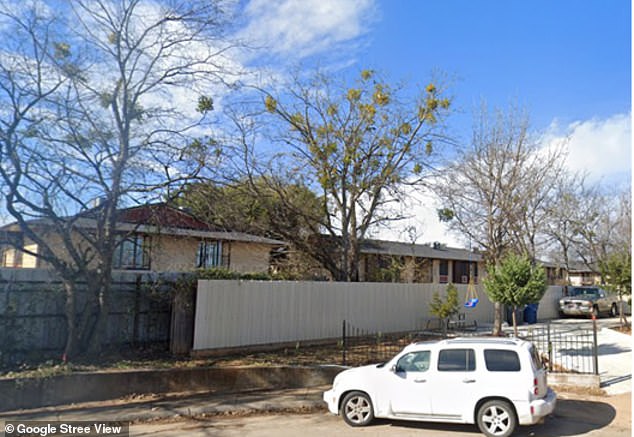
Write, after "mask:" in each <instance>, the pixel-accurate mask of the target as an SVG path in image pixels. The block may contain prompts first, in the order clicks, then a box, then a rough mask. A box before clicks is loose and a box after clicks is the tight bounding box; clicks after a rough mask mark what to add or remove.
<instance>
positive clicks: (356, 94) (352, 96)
mask: <svg viewBox="0 0 634 437" xmlns="http://www.w3.org/2000/svg"><path fill="white" fill-rule="evenodd" d="M360 98H361V90H358V89H356V88H350V89H349V90H348V100H350V101H351V102H356V101H358V100H359V99H360Z"/></svg>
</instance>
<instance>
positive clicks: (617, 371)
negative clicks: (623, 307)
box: [519, 317, 632, 395]
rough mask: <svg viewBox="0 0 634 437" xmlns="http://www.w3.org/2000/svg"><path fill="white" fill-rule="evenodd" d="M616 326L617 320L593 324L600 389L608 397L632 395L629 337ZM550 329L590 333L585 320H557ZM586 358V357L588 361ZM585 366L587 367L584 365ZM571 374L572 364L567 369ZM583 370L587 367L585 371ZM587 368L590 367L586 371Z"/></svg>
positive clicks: (525, 326) (537, 327)
mask: <svg viewBox="0 0 634 437" xmlns="http://www.w3.org/2000/svg"><path fill="white" fill-rule="evenodd" d="M545 326H546V324H544V323H537V324H534V325H523V326H521V327H519V328H520V330H527V329H529V328H532V329H539V328H543V327H545ZM617 326H619V319H618V317H617V318H611V319H599V320H597V344H598V355H599V356H598V358H599V377H600V379H601V388H602V389H604V390H605V391H606V393H607V394H609V395H616V394H622V393H631V392H632V337H631V336H630V335H627V334H622V333H620V332H618V331H615V330H614V329H610V328H614V327H617ZM551 327H552V328H553V329H557V327H560V328H563V329H565V330H570V332H571V335H574V329H576V328H579V329H588V330H591V329H592V321H591V320H589V319H572V318H569V319H561V320H554V321H552V322H551ZM588 358H590V357H588ZM586 366H587V365H586ZM570 367H571V368H572V369H573V370H574V367H575V366H574V364H573V365H571V366H570ZM586 368H587V367H586ZM590 368H591V367H590Z"/></svg>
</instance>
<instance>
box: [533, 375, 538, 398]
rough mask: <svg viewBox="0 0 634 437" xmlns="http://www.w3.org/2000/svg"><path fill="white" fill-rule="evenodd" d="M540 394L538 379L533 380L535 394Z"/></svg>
mask: <svg viewBox="0 0 634 437" xmlns="http://www.w3.org/2000/svg"><path fill="white" fill-rule="evenodd" d="M538 393H539V383H538V381H537V378H535V379H533V394H534V395H537V394H538Z"/></svg>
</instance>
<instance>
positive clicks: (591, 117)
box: [241, 0, 632, 244]
mask: <svg viewBox="0 0 634 437" xmlns="http://www.w3.org/2000/svg"><path fill="white" fill-rule="evenodd" d="M241 4H242V5H244V6H245V10H244V11H245V13H244V15H243V16H244V17H245V21H246V22H247V25H246V27H245V28H244V29H243V33H242V34H243V35H247V36H248V37H250V38H253V39H254V40H256V41H258V42H259V43H261V44H265V45H266V46H267V49H268V50H267V55H266V61H265V62H264V63H269V64H270V66H271V68H272V69H273V70H276V69H277V71H278V73H279V74H281V75H283V74H284V69H285V68H287V67H289V66H291V65H296V64H297V63H302V64H310V63H317V64H319V65H320V66H322V67H323V66H329V67H330V68H333V69H338V70H340V71H344V72H349V74H350V75H351V76H352V75H355V74H357V73H358V72H359V70H361V69H364V68H372V69H376V70H379V71H381V72H382V73H384V74H386V75H388V76H389V77H390V78H391V79H392V80H395V81H397V80H401V79H404V80H406V81H407V82H408V83H410V84H412V85H415V84H425V83H427V82H428V81H429V79H430V77H431V74H432V73H433V72H435V71H440V72H443V73H444V74H445V75H447V76H448V77H449V78H450V79H451V80H449V81H448V85H449V86H450V93H451V94H452V95H453V96H454V109H455V110H456V112H455V113H454V114H453V115H452V116H451V118H450V120H449V128H450V134H451V135H452V136H453V137H455V138H457V139H458V140H459V141H461V142H462V143H465V142H468V141H469V139H470V136H471V125H472V124H471V119H472V115H473V112H474V110H475V109H476V108H477V107H478V106H479V104H480V102H481V101H482V100H484V101H486V102H487V105H488V106H489V107H498V108H505V107H508V106H509V104H516V105H519V106H520V107H522V108H524V109H525V110H527V111H528V113H529V115H530V119H531V125H532V128H533V129H534V131H535V132H538V133H540V134H542V135H543V138H544V141H545V142H549V141H558V140H561V139H563V138H568V140H569V141H568V146H567V147H568V167H569V169H570V170H572V171H583V172H587V173H588V179H589V180H590V181H592V182H602V183H603V184H606V185H608V186H615V185H617V186H620V187H622V186H623V185H625V184H628V183H629V181H630V179H631V162H632V158H631V83H632V82H631V54H632V49H631V42H632V38H631V17H632V14H631V4H630V2H629V1H627V0H583V1H578V0H576V1H572V0H549V1H546V0H521V1H520V0H277V1H270V0H248V1H243V2H242V3H241ZM263 59H264V57H262V56H261V55H260V56H258V55H256V56H255V57H254V58H253V59H251V63H252V65H255V63H257V64H258V65H262V64H261V63H262V61H263ZM245 63H246V64H247V65H248V64H249V63H250V62H249V60H246V62H245ZM545 145H546V144H545ZM425 207H426V208H427V212H425V211H423V210H424V208H425ZM412 208H413V210H415V211H417V214H416V215H417V219H418V221H419V223H418V224H416V226H417V227H420V229H422V230H423V231H422V237H421V240H422V241H434V240H440V241H447V242H449V243H454V244H457V241H456V240H455V239H453V238H452V237H451V236H448V235H447V233H446V229H444V227H443V226H442V225H440V224H439V223H437V222H436V221H435V220H434V218H433V216H434V214H433V211H434V208H433V204H431V201H430V199H428V198H426V199H423V200H421V202H420V204H419V205H418V206H413V207H412ZM377 236H379V237H383V238H395V239H396V238H401V239H403V236H402V234H399V231H398V230H396V231H393V232H380V233H378V234H377Z"/></svg>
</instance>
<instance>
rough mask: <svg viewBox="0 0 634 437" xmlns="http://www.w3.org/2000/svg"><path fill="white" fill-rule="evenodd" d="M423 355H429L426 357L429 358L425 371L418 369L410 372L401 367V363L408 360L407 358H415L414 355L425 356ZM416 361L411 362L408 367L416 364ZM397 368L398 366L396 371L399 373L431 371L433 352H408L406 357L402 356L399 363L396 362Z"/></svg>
mask: <svg viewBox="0 0 634 437" xmlns="http://www.w3.org/2000/svg"><path fill="white" fill-rule="evenodd" d="M423 354H425V355H427V357H426V358H427V368H426V369H424V370H421V369H418V368H416V369H412V370H410V369H408V368H406V367H402V366H401V365H400V363H401V362H402V361H403V360H405V359H407V357H410V356H413V355H423ZM414 361H415V360H411V361H410V362H409V363H408V365H410V364H412V362H414ZM395 366H396V367H395V369H396V371H397V372H420V373H423V372H427V371H428V370H429V369H430V367H431V351H430V350H424V351H413V352H408V353H406V354H405V355H403V356H401V357H400V358H399V359H398V361H397V362H396V364H395Z"/></svg>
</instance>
